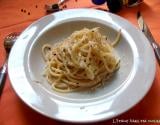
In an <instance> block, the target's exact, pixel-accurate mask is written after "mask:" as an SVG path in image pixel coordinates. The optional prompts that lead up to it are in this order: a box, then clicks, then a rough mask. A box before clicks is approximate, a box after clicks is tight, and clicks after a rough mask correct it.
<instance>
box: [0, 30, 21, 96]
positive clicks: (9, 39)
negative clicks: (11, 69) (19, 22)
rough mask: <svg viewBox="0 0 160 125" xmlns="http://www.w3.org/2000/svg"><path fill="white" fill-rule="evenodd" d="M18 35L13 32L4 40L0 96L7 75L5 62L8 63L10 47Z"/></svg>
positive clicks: (0, 71)
mask: <svg viewBox="0 0 160 125" xmlns="http://www.w3.org/2000/svg"><path fill="white" fill-rule="evenodd" d="M19 34H20V33H17V32H14V33H11V34H9V35H7V36H6V37H5V39H4V48H5V50H6V61H5V63H4V65H3V66H2V67H1V68H0V96H1V94H2V90H3V88H4V84H5V79H6V74H7V62H8V55H9V52H10V50H11V47H12V46H13V44H14V43H15V41H16V40H17V37H18V36H19Z"/></svg>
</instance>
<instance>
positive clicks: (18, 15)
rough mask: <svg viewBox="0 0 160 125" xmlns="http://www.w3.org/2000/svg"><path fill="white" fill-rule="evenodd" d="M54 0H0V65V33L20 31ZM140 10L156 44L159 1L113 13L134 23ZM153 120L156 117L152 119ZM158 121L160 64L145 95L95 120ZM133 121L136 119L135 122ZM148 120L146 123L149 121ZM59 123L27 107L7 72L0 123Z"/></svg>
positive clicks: (80, 1)
mask: <svg viewBox="0 0 160 125" xmlns="http://www.w3.org/2000/svg"><path fill="white" fill-rule="evenodd" d="M54 2H56V0H32V1H29V0H23V1H22V0H16V1H15V0H1V1H0V10H1V11H0V65H3V63H4V61H5V56H6V54H5V49H4V47H3V39H4V37H5V36H6V35H7V34H9V33H11V32H21V31H23V30H24V29H25V28H26V27H27V26H29V25H30V24H31V23H32V22H33V21H35V20H37V19H39V18H41V17H43V16H45V15H46V11H45V9H44V5H45V4H51V3H54ZM66 5H67V8H65V7H64V9H69V8H82V7H85V8H103V9H106V8H107V7H106V6H105V5H102V6H95V5H94V4H92V3H91V1H90V0H88V1H87V0H69V1H68V2H67V3H66ZM138 10H140V11H141V12H142V15H143V16H144V19H145V20H146V23H147V24H148V26H149V28H150V30H151V32H152V33H153V36H154V38H155V40H156V41H159V44H160V25H159V21H160V14H159V13H160V1H159V0H152V1H151V0H144V3H143V4H141V5H140V6H137V7H133V8H124V9H122V10H121V11H120V12H118V13H117V14H118V15H120V16H122V17H124V18H126V19H127V20H128V21H130V22H131V23H132V24H134V25H135V26H137V27H138V24H137V20H136V12H137V11H138ZM156 120H157V121H156ZM127 121H128V122H129V123H131V124H140V123H141V124H146V123H145V122H147V124H153V123H155V122H157V124H160V67H159V65H158V63H157V65H156V76H155V79H154V82H153V85H152V87H151V89H150V91H149V92H148V93H147V95H146V96H145V97H144V98H143V100H141V101H140V102H139V103H138V104H137V105H136V106H134V107H133V108H131V109H130V110H129V111H127V112H125V113H123V114H121V115H120V116H117V117H115V118H113V119H111V120H107V121H103V122H99V123H98V124H127ZM136 122H137V123H136ZM149 122H150V123H149ZM35 124H39V125H59V124H66V125H68V124H69V123H62V122H59V121H56V120H53V119H49V118H47V117H45V116H42V115H40V114H39V113H37V112H35V111H33V110H32V109H30V108H29V107H28V106H27V105H25V104H24V103H23V102H22V101H21V100H20V99H19V97H18V96H17V95H16V94H15V92H14V90H13V89H12V87H11V84H10V81H9V78H8V76H7V79H6V84H5V87H4V90H3V94H2V96H1V99H0V125H35Z"/></svg>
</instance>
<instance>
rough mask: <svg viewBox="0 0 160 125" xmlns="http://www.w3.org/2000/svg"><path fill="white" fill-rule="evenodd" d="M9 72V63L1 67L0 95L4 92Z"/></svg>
mask: <svg viewBox="0 0 160 125" xmlns="http://www.w3.org/2000/svg"><path fill="white" fill-rule="evenodd" d="M6 74H7V63H5V64H4V65H3V67H1V68H0V96H1V94H2V91H3V88H4V84H5V80H6Z"/></svg>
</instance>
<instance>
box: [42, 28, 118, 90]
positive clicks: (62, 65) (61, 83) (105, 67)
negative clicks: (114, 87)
mask: <svg viewBox="0 0 160 125" xmlns="http://www.w3.org/2000/svg"><path fill="white" fill-rule="evenodd" d="M99 30H100V28H99V27H96V28H92V29H88V28H83V29H81V30H79V31H74V32H73V33H72V34H71V35H70V36H69V37H68V38H66V39H64V40H63V41H61V42H58V43H56V44H54V45H50V44H44V45H43V47H42V54H43V57H44V60H45V64H46V65H45V71H44V77H45V78H46V79H47V81H48V82H49V83H50V84H51V86H52V88H53V90H56V91H58V92H72V91H79V90H86V89H95V88H97V87H98V86H101V85H102V84H104V83H105V82H104V81H106V80H107V79H109V78H110V77H111V76H112V75H113V73H114V72H115V71H117V69H119V67H120V59H119V57H118V56H117V55H116V54H115V52H114V46H115V45H116V44H117V43H118V41H119V39H120V31H119V32H118V35H117V37H116V38H115V41H114V42H112V43H109V42H108V40H107V37H106V36H104V35H102V34H101V33H100V31H99Z"/></svg>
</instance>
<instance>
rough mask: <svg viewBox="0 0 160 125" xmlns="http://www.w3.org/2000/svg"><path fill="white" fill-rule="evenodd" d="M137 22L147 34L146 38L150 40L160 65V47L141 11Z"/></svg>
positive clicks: (138, 13)
mask: <svg viewBox="0 0 160 125" xmlns="http://www.w3.org/2000/svg"><path fill="white" fill-rule="evenodd" d="M137 20H138V24H139V27H140V29H141V30H142V32H143V33H144V34H145V36H146V37H147V38H148V40H149V42H150V44H151V46H152V47H153V49H154V53H155V55H156V58H157V61H158V64H159V65H160V46H159V45H158V43H156V41H155V40H154V38H153V35H152V33H151V31H150V30H149V28H148V26H147V24H146V23H145V21H144V19H143V17H142V15H141V13H140V12H139V11H138V12H137Z"/></svg>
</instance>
